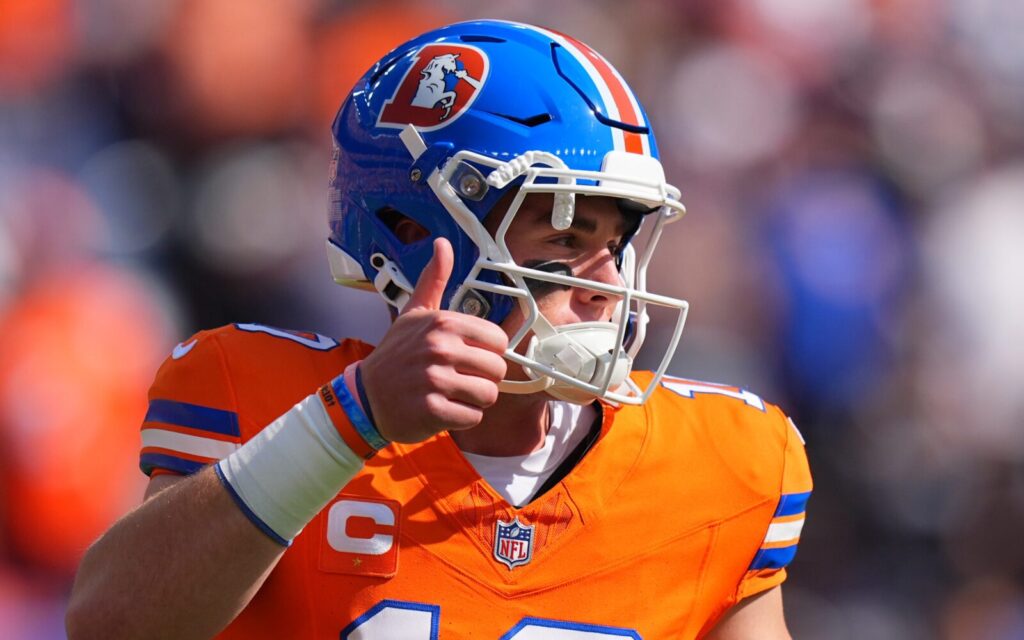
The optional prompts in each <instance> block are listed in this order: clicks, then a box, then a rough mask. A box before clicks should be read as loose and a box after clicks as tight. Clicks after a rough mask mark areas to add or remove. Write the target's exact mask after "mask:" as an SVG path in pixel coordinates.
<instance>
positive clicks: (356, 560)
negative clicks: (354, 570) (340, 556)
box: [352, 558, 363, 567]
mask: <svg viewBox="0 0 1024 640" xmlns="http://www.w3.org/2000/svg"><path fill="white" fill-rule="evenodd" d="M361 564H363V559H362V558H352V566H353V567H358V566H359V565H361Z"/></svg>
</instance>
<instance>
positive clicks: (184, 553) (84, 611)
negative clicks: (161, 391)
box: [66, 467, 285, 640]
mask: <svg viewBox="0 0 1024 640" xmlns="http://www.w3.org/2000/svg"><path fill="white" fill-rule="evenodd" d="M284 550H285V549H284V547H281V546H279V545H278V544H276V543H275V542H273V541H272V540H270V538H268V537H267V536H266V535H264V534H263V533H262V532H260V530H259V529H257V528H256V526H255V525H253V524H252V522H250V521H249V519H248V518H247V517H246V516H245V515H244V514H243V513H242V512H241V511H240V510H239V509H238V507H237V506H236V505H235V503H234V501H233V500H232V498H231V496H230V495H229V494H228V492H227V491H226V490H225V489H224V487H223V486H222V485H221V483H220V480H219V479H218V478H217V476H216V474H214V472H213V468H212V467H207V468H206V469H204V470H202V471H200V472H199V473H197V474H195V475H194V476H190V477H187V478H183V477H180V476H171V475H162V476H157V477H156V478H153V479H152V480H150V482H149V487H148V488H147V490H146V499H145V501H144V502H143V504H142V505H140V506H139V507H137V508H136V509H135V510H134V511H132V512H131V513H129V514H128V515H126V516H124V517H123V518H121V520H119V521H118V522H117V523H116V524H115V525H114V526H113V527H111V528H110V530H108V531H107V532H106V533H105V534H104V535H103V536H102V537H101V538H100V539H99V540H97V541H96V542H95V543H93V545H92V546H91V547H90V548H89V550H88V551H87V552H86V554H85V557H84V558H83V559H82V563H81V565H80V567H79V570H78V575H77V577H76V579H75V584H74V587H73V588H72V592H71V600H70V602H69V604H68V613H67V619H66V624H67V632H68V638H69V639H70V640H89V639H91V638H146V639H147V640H157V639H158V638H174V639H179V640H191V639H193V638H196V639H198V638H210V637H212V636H214V635H215V634H216V633H218V632H219V631H220V630H222V629H223V628H224V627H225V626H227V625H228V623H230V622H231V621H232V620H233V619H234V618H235V616H237V615H238V613H239V612H241V611H242V609H244V608H245V606H246V605H247V604H248V603H249V601H250V600H251V599H252V597H253V596H254V595H255V594H256V592H257V591H258V590H259V588H260V586H261V585H262V584H263V581H264V580H265V579H266V577H267V575H268V574H269V573H270V570H271V569H273V568H274V566H275V565H276V564H277V561H278V560H279V559H280V558H281V555H282V554H283V553H284Z"/></svg>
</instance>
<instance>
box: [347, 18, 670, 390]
mask: <svg viewBox="0 0 1024 640" xmlns="http://www.w3.org/2000/svg"><path fill="white" fill-rule="evenodd" d="M333 134H334V143H335V144H334V156H333V159H332V165H331V175H330V213H329V223H330V229H331V235H330V239H329V241H328V253H329V258H330V263H331V269H332V273H333V275H334V279H335V280H336V281H337V282H338V283H340V284H344V285H347V286H354V287H358V288H363V289H369V290H373V291H377V292H379V293H380V295H381V296H383V297H384V299H385V300H386V301H387V302H388V303H389V304H390V305H392V306H393V307H395V308H396V309H398V310H399V311H400V310H401V308H402V307H403V306H404V305H405V303H406V302H407V301H408V299H409V295H410V293H411V292H412V290H413V287H414V285H415V283H416V281H417V280H418V278H419V275H420V273H421V272H422V270H423V268H424V267H425V266H426V264H427V262H428V261H429V260H430V258H431V256H432V253H433V247H432V242H433V239H434V238H435V237H438V236H444V237H445V238H447V239H448V240H449V241H450V242H451V244H452V247H453V249H454V255H455V264H454V269H453V272H452V275H451V278H450V280H449V283H448V287H447V289H446V290H445V293H444V298H443V305H444V306H445V308H448V309H451V310H457V311H461V312H463V313H470V314H473V315H477V316H479V317H482V318H486V319H488V320H490V321H492V322H495V323H500V322H502V321H503V320H504V319H505V318H506V317H507V316H508V315H509V313H510V311H511V310H512V309H513V307H514V305H519V307H520V308H521V310H522V314H523V316H524V317H525V318H526V320H525V322H524V324H523V325H522V326H521V327H520V328H519V329H518V330H517V331H516V333H515V335H513V336H512V338H511V340H510V344H509V349H508V351H507V352H506V353H505V357H506V358H507V359H509V360H510V361H512V362H515V363H517V364H519V365H521V366H522V367H523V369H524V370H525V371H526V372H527V374H528V376H529V377H530V380H529V381H511V380H506V381H503V382H502V383H501V387H500V388H501V389H502V391H505V392H510V393H534V392H538V391H546V392H548V393H549V394H551V395H552V396H554V397H557V398H562V399H565V400H569V401H571V402H578V403H585V402H590V401H592V400H593V399H594V398H604V399H606V400H609V401H613V402H619V403H626V404H640V403H642V402H643V401H644V400H646V398H647V397H648V396H649V394H650V393H651V391H652V390H653V388H654V387H655V386H656V385H657V383H658V381H659V379H660V378H661V375H662V374H663V373H664V371H665V368H666V367H667V366H668V363H669V361H670V360H671V357H672V354H673V353H674V351H675V348H676V345H677V343H678V340H679V335H680V333H681V332H682V329H683V324H684V322H685V318H686V312H687V309H688V305H687V303H686V302H685V301H682V300H677V299H674V298H670V297H666V296H659V295H656V294H652V293H649V292H647V290H646V271H647V265H648V263H649V262H650V259H651V255H652V252H653V250H654V248H655V245H656V244H657V242H658V239H659V238H660V236H661V232H662V227H663V226H664V225H665V224H666V223H668V222H671V221H674V220H677V219H679V218H681V217H682V215H683V214H684V213H685V208H684V206H683V204H682V203H681V202H680V200H679V198H680V192H679V190H678V189H676V188H675V187H672V186H670V185H669V184H667V183H666V182H665V176H664V171H663V169H662V166H661V163H660V162H659V160H658V149H657V145H656V143H655V139H654V134H653V132H652V131H651V128H650V124H649V122H648V120H647V115H646V113H645V112H644V110H643V108H642V107H641V106H640V103H639V101H638V100H637V98H636V96H635V95H634V93H633V91H632V90H631V89H630V88H629V86H628V85H627V84H626V83H625V82H624V81H623V79H622V77H621V76H620V75H619V73H618V72H617V71H616V70H615V69H614V68H613V67H612V66H611V65H610V64H609V63H608V62H607V61H606V60H605V59H604V58H603V57H601V56H600V55H599V54H598V53H596V52H595V51H594V50H593V49H591V48H590V47H588V46H587V45H585V44H583V43H581V42H579V41H577V40H574V39H573V38H571V37H569V36H566V35H563V34H560V33H557V32H554V31H550V30H547V29H543V28H539V27H534V26H530V25H525V24H517V23H512V22H501V21H491V20H485V21H477V22H464V23H459V24H454V25H450V26H447V27H443V28H441V29H437V30H435V31H431V32H429V33H426V34H424V35H422V36H420V37H418V38H415V39H413V40H411V41H409V42H407V43H405V44H403V45H401V46H399V47H398V48H396V49H395V50H394V51H392V52H390V53H389V54H387V55H386V56H384V58H382V59H381V60H380V61H379V62H378V63H377V64H376V65H374V67H373V68H372V69H370V70H369V71H368V72H367V73H366V75H364V76H363V77H362V78H361V79H360V80H359V82H358V83H357V84H356V86H355V88H354V89H353V90H352V92H351V93H350V94H349V96H348V98H347V99H346V100H345V102H344V103H343V104H342V106H341V109H340V110H339V112H338V115H337V118H336V119H335V122H334V126H333ZM510 191H514V196H510V197H511V198H512V202H511V204H510V205H509V207H508V209H507V212H506V214H505V218H504V219H503V220H502V221H501V223H500V225H499V226H498V229H497V232H496V233H495V234H494V235H493V236H492V234H491V233H489V232H488V231H487V230H486V229H485V227H484V224H483V221H484V218H485V217H486V216H487V215H488V213H490V212H491V210H492V209H493V208H494V206H495V204H496V203H498V201H499V200H501V199H502V197H503V196H505V195H506V194H508V193H509V192H510ZM537 192H541V193H553V194H554V206H553V210H552V216H551V224H552V225H553V226H554V227H555V228H557V229H566V228H568V227H569V226H570V225H571V224H572V219H573V213H574V205H575V198H576V196H577V195H597V196H606V197H611V198H615V199H617V200H618V201H620V202H627V203H635V205H634V207H639V208H642V209H643V210H644V211H645V212H646V214H645V215H644V218H645V219H646V224H653V225H654V226H653V229H651V230H650V232H649V233H647V234H645V236H646V238H647V242H646V243H645V245H644V246H643V248H634V247H633V246H632V245H633V244H635V243H633V242H631V243H630V245H629V246H628V247H627V248H626V250H625V252H624V255H623V256H622V262H621V266H620V274H621V278H622V284H621V286H609V285H607V284H606V283H596V282H593V281H590V280H585V279H582V278H578V277H574V276H573V275H572V274H571V273H565V272H559V271H558V270H555V271H554V272H552V271H550V270H548V271H545V270H540V269H530V268H526V267H524V266H522V265H519V264H517V263H516V262H515V261H514V260H513V259H512V256H511V255H510V253H509V251H508V248H507V247H506V244H505V232H506V230H507V229H508V228H509V225H510V224H511V222H512V220H513V219H514V218H515V215H516V212H517V211H518V209H519V207H520V204H521V203H522V201H523V198H524V197H526V195H528V194H530V193H537ZM396 213H398V214H402V215H404V216H406V217H408V218H411V219H412V220H414V221H415V222H417V223H419V224H420V225H421V226H422V227H423V228H425V229H426V230H427V231H428V233H429V235H428V236H427V237H426V238H423V239H422V240H419V241H415V242H411V243H408V244H407V243H404V242H402V241H401V240H400V239H399V238H398V237H396V235H395V233H394V232H393V228H394V227H393V221H394V215H395V214H396ZM528 280H529V281H531V283H529V284H528V282H527V281H528ZM536 282H546V283H550V284H552V285H556V286H562V287H566V286H568V287H585V288H587V289H592V290H598V291H603V292H605V293H607V294H608V295H609V296H614V297H615V299H616V300H618V301H619V302H618V306H617V308H616V310H615V313H614V314H613V317H612V319H611V320H610V321H608V322H580V323H575V324H572V325H562V326H552V324H551V323H550V322H548V320H547V319H546V318H545V317H544V316H543V314H542V313H541V312H540V311H539V309H538V305H537V301H536V300H535V299H534V296H533V294H532V293H531V286H533V287H534V288H536ZM648 305H657V306H661V307H666V308H669V309H673V310H675V311H676V312H677V314H676V318H677V320H676V323H675V327H674V330H673V333H672V335H671V338H670V340H669V341H668V346H667V347H666V352H665V353H664V354H663V356H662V358H661V364H660V365H659V367H658V369H657V370H656V372H655V376H654V378H653V380H652V381H651V383H650V384H648V385H647V386H646V388H644V389H640V388H638V387H637V385H635V384H634V383H633V382H632V381H631V380H629V378H628V374H629V372H630V369H631V367H632V362H633V359H634V357H635V356H636V353H637V352H638V350H639V349H640V347H641V345H642V344H643V342H644V337H645V333H646V323H647V306H648ZM524 341H525V342H524ZM521 352H522V353H521Z"/></svg>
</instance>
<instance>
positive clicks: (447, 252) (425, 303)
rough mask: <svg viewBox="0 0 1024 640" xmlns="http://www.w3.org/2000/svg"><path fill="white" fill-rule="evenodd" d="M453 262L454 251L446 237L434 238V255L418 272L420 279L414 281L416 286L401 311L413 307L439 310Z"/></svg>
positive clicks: (405, 311) (407, 310) (410, 309)
mask: <svg viewBox="0 0 1024 640" xmlns="http://www.w3.org/2000/svg"><path fill="white" fill-rule="evenodd" d="M454 264H455V253H454V251H453V250H452V245H451V243H450V242H448V239H447V238H435V239H434V255H433V257H431V258H430V262H428V263H427V266H425V267H423V271H422V272H420V279H419V280H417V281H416V288H415V289H413V291H412V295H411V296H410V297H409V302H408V303H406V305H405V308H404V309H402V313H408V312H409V311H412V310H413V309H427V310H431V311H437V310H439V309H440V308H441V298H442V296H443V295H444V289H445V287H446V286H448V278H450V277H451V275H452V267H453V265H454Z"/></svg>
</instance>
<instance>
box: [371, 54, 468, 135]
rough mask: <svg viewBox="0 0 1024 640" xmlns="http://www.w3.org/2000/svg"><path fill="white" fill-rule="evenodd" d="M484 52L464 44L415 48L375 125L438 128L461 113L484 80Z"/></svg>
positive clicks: (422, 128)
mask: <svg viewBox="0 0 1024 640" xmlns="http://www.w3.org/2000/svg"><path fill="white" fill-rule="evenodd" d="M487 71H488V60H487V55H486V54H485V53H484V52H483V51H481V50H480V49H477V48H476V47H471V46H468V45H460V44H431V45H427V46H425V47H423V48H422V49H420V50H419V51H418V52H416V55H415V57H413V60H412V65H410V67H409V69H408V70H407V71H406V72H405V75H404V76H403V77H402V81H401V82H400V83H398V88H397V89H396V90H395V93H394V95H392V96H391V98H390V99H389V100H387V101H386V102H385V103H384V108H382V109H381V112H380V116H379V117H378V118H377V126H378V127H394V128H398V129H401V128H403V127H405V125H407V124H411V125H415V126H416V127H417V128H418V129H420V130H421V131H432V130H434V129H440V128H441V127H445V126H447V125H449V124H450V123H451V122H453V121H454V120H455V119H456V118H458V117H459V116H460V115H462V114H463V113H464V112H465V111H466V109H468V108H469V105H471V104H473V101H474V100H476V97H477V96H478V95H479V94H480V90H481V89H483V86H484V82H485V81H486V80H487Z"/></svg>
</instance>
